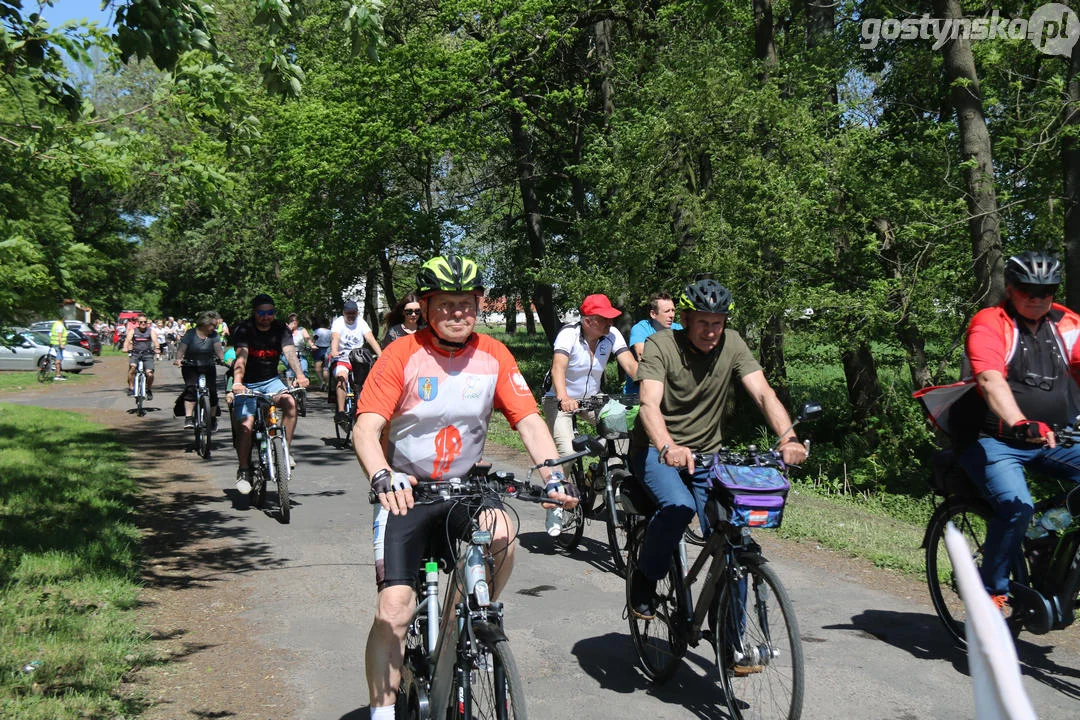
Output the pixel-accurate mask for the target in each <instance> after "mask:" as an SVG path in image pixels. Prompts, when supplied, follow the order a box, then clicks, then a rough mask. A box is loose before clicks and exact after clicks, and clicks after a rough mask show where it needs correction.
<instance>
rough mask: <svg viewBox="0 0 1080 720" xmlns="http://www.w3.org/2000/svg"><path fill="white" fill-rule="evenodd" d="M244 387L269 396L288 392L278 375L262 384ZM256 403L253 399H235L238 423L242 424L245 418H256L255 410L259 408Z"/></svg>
mask: <svg viewBox="0 0 1080 720" xmlns="http://www.w3.org/2000/svg"><path fill="white" fill-rule="evenodd" d="M244 387H246V388H247V389H249V390H255V391H256V392H261V393H267V394H268V395H277V394H278V393H280V392H285V391H286V390H288V388H287V387H285V383H283V382H281V377H280V376H277V375H275V376H274V377H272V378H270V379H269V380H263V381H262V382H257V383H244ZM256 403H257V401H256V400H255V398H253V397H238V398H233V415H234V417H236V420H237V422H242V421H243V420H244V419H245V418H249V417H255V409H256V408H257V407H258V405H257V404H256Z"/></svg>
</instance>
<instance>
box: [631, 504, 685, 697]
mask: <svg viewBox="0 0 1080 720" xmlns="http://www.w3.org/2000/svg"><path fill="white" fill-rule="evenodd" d="M647 525H648V523H640V524H639V525H638V526H637V527H635V528H634V529H633V531H632V532H631V535H630V541H629V551H628V552H627V556H626V607H627V611H626V617H627V619H628V620H629V621H630V637H631V638H632V639H633V641H634V648H635V649H636V650H637V654H638V659H639V660H640V661H641V669H642V670H643V671H644V673H645V676H646V677H647V678H649V680H651V681H653V682H654V683H656V684H660V683H663V682H666V681H667V680H669V679H670V678H671V676H672V675H674V674H675V671H676V670H678V668H679V664H680V661H681V660H682V656H683V655H685V654H686V640H685V639H683V636H682V633H681V632H680V631H679V613H680V612H682V610H681V608H680V602H679V599H678V597H677V594H678V593H677V590H676V588H677V587H678V585H676V573H677V572H678V570H677V569H676V567H675V564H674V563H672V567H671V569H670V570H669V571H668V574H667V575H666V576H665V577H664V579H663V580H661V581H660V582H658V583H657V584H656V598H655V605H656V617H655V618H653V619H652V620H643V619H641V618H639V617H637V616H636V615H634V613H632V612H630V609H629V608H630V583H631V582H632V580H631V578H633V576H634V568H635V567H637V557H638V553H639V552H640V551H641V544H642V542H644V540H645V528H646V526H647Z"/></svg>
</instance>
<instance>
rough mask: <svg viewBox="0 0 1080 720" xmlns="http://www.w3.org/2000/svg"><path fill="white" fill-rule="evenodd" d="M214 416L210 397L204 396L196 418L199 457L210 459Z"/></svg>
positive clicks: (196, 440) (200, 400)
mask: <svg viewBox="0 0 1080 720" xmlns="http://www.w3.org/2000/svg"><path fill="white" fill-rule="evenodd" d="M212 417H213V415H212V414H211V410H210V397H209V396H207V395H203V396H202V397H201V398H200V399H199V406H198V408H197V409H196V417H195V443H196V446H195V447H196V450H197V451H198V453H199V455H200V456H202V457H204V458H206V459H207V460H209V459H210V436H211V434H212V430H213V428H212V425H211V423H213V420H212Z"/></svg>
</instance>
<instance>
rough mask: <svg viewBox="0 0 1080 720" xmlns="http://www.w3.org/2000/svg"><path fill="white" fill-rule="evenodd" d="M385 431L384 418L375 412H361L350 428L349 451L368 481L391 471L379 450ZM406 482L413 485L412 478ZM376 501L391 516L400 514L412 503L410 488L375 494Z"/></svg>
mask: <svg viewBox="0 0 1080 720" xmlns="http://www.w3.org/2000/svg"><path fill="white" fill-rule="evenodd" d="M385 428H386V418H384V417H383V416H382V415H379V414H378V413H361V414H360V415H359V417H357V418H356V424H355V425H353V449H354V450H355V451H356V459H357V460H359V461H360V465H361V467H363V468H364V473H365V474H366V475H367V476H368V479H369V480H370V479H371V478H373V477H375V475H376V474H377V473H380V472H382V471H383V470H386V471H388V472H393V468H391V467H390V463H389V462H388V461H387V459H386V453H385V452H384V451H383V445H382V433H383V430H384V429H385ZM409 482H410V483H412V484H413V485H415V484H416V478H414V477H412V476H410V477H409ZM378 498H379V503H380V504H381V505H382V506H383V507H384V508H386V509H387V510H389V511H390V512H392V513H394V514H395V515H404V514H405V513H407V512H409V510H410V509H411V508H412V507H413V504H414V500H413V493H412V487H407V488H405V489H404V490H395V491H394V492H387V493H379V495H378Z"/></svg>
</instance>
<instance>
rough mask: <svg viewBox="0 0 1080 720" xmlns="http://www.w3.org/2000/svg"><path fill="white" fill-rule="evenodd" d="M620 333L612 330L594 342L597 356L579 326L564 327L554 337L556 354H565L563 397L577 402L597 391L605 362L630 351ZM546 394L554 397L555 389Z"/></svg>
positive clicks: (598, 390)
mask: <svg viewBox="0 0 1080 720" xmlns="http://www.w3.org/2000/svg"><path fill="white" fill-rule="evenodd" d="M629 351H630V348H629V347H627V345H626V340H625V339H623V336H622V333H621V332H619V331H618V330H617V329H616V328H614V327H613V328H611V330H609V331H608V334H607V335H604V336H603V337H601V338H600V339H599V340H598V341H597V342H596V353H595V354H594V353H591V352H589V343H588V342H587V341H586V340H585V336H584V335H583V334H582V332H581V325H580V324H578V323H575V324H574V325H567V326H566V327H564V328H563V329H562V330H560V331H559V334H558V335H556V336H555V352H556V353H561V354H563V355H566V356H567V357H568V358H569V362H568V364H567V366H566V394H567V395H568V396H570V397H572V398H576V399H578V400H580V399H581V398H585V397H589V396H590V395H595V394H596V393H598V392H600V381H601V380H602V379H603V377H604V366H606V365H607V362H608V360H610V359H611V358H613V357H618V356H619V355H621V354H622V353H624V352H629ZM547 395H549V396H552V397H554V395H555V389H554V388H552V389H551V390H548V392H547Z"/></svg>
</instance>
